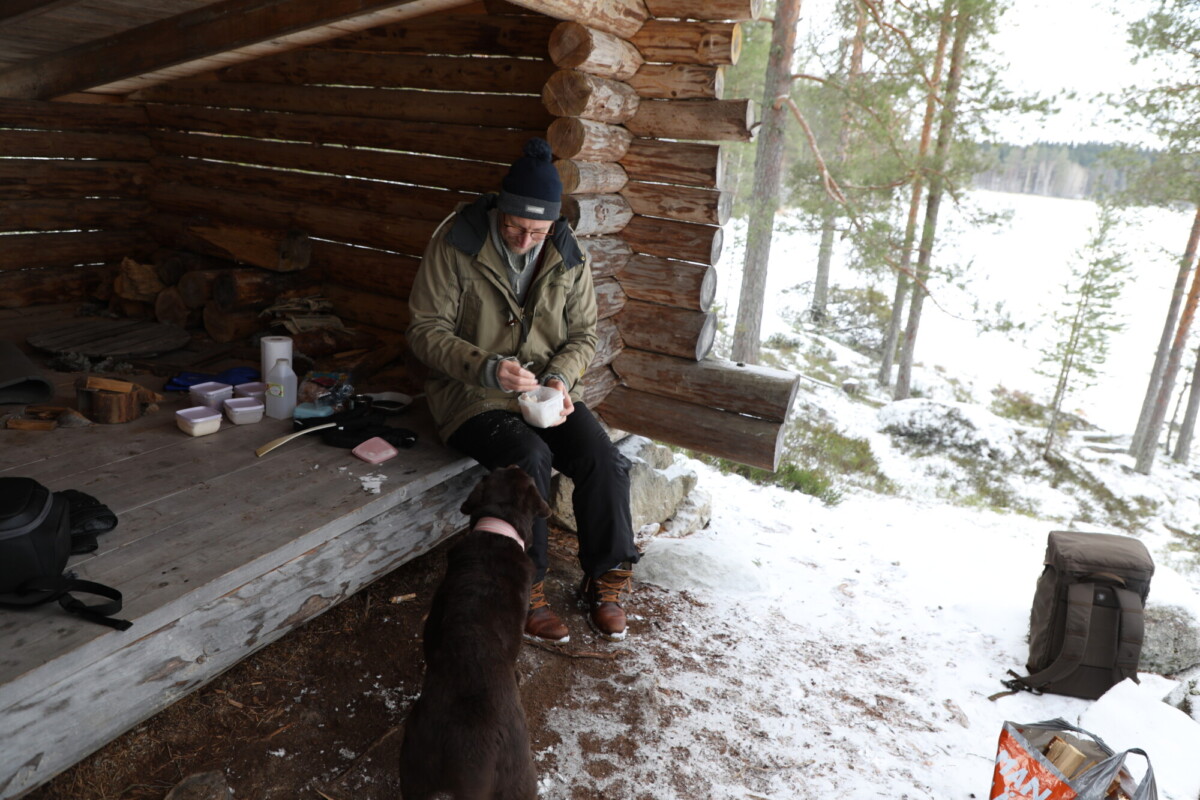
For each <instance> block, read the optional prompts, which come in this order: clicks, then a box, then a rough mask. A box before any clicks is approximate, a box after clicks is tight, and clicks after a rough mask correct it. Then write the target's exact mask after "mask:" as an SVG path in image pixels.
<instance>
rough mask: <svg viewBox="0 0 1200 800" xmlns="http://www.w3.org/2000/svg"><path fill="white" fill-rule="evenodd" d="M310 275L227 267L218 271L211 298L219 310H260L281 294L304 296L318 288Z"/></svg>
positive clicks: (318, 285)
mask: <svg viewBox="0 0 1200 800" xmlns="http://www.w3.org/2000/svg"><path fill="white" fill-rule="evenodd" d="M320 288H321V287H320V284H319V283H318V282H317V281H315V280H314V279H313V278H312V277H311V276H309V275H307V274H305V275H293V274H287V273H282V274H281V273H276V272H271V271H269V270H262V269H226V270H221V271H220V272H218V273H217V276H216V279H215V280H214V281H213V284H212V299H213V302H214V303H216V304H217V307H218V308H220V309H221V310H222V311H245V310H248V309H255V310H259V309H263V308H266V307H267V306H269V305H271V304H272V303H274V302H275V301H276V300H277V299H279V298H281V297H303V296H305V295H310V294H315V293H317V292H319V291H320Z"/></svg>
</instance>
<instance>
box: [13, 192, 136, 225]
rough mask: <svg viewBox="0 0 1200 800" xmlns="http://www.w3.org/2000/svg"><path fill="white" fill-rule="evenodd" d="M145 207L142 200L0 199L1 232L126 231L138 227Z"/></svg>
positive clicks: (85, 198)
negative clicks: (97, 229)
mask: <svg viewBox="0 0 1200 800" xmlns="http://www.w3.org/2000/svg"><path fill="white" fill-rule="evenodd" d="M148 210H149V206H148V205H147V204H146V203H145V202H143V201H141V200H110V199H103V198H94V197H84V198H73V199H70V200H66V199H60V198H53V199H44V200H0V231H63V230H78V229H80V228H107V229H110V230H127V229H131V228H136V227H138V225H139V223H140V222H141V220H142V218H143V217H144V216H145V215H146V213H147V212H148Z"/></svg>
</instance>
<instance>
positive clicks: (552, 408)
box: [517, 386, 563, 428]
mask: <svg viewBox="0 0 1200 800" xmlns="http://www.w3.org/2000/svg"><path fill="white" fill-rule="evenodd" d="M517 404H518V405H519V406H520V407H521V416H523V417H524V418H525V421H526V422H528V423H529V424H530V425H532V426H534V427H535V428H549V427H550V426H551V425H553V424H554V423H556V422H558V420H559V418H560V417H562V410H563V396H562V392H561V391H560V390H558V389H555V388H553V387H550V386H539V387H538V388H537V389H535V390H534V391H532V392H525V394H523V395H521V396H520V397H518V398H517Z"/></svg>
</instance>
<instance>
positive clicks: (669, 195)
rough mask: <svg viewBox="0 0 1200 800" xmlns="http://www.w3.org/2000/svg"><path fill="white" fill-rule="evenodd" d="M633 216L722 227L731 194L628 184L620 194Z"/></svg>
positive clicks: (658, 185) (697, 189)
mask: <svg viewBox="0 0 1200 800" xmlns="http://www.w3.org/2000/svg"><path fill="white" fill-rule="evenodd" d="M621 196H622V197H624V198H625V199H626V200H627V201H628V202H629V207H630V208H632V209H633V211H634V213H636V214H642V215H643V216H647V217H667V218H669V219H678V220H683V221H685V222H700V223H703V224H706V225H724V224H725V223H726V222H728V221H729V216H730V214H731V213H732V212H733V194H732V193H731V192H719V191H714V190H712V189H699V188H695V187H692V186H669V185H664V184H661V183H643V182H641V181H630V182H629V183H627V184H625V188H624V189H622V190H621Z"/></svg>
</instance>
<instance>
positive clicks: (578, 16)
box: [513, 0, 650, 39]
mask: <svg viewBox="0 0 1200 800" xmlns="http://www.w3.org/2000/svg"><path fill="white" fill-rule="evenodd" d="M513 4H514V5H518V6H521V7H522V8H527V9H529V10H530V11H537V12H539V13H542V14H545V15H546V16H548V17H554V18H555V19H565V20H570V21H572V22H581V23H583V24H585V25H588V26H590V27H593V28H596V29H597V30H602V31H604V32H605V33H611V34H613V35H614V36H620V37H621V38H622V39H628V38H629V37H631V36H633V35H634V34H635V33H637V32H638V29H640V28H641V27H642V24H643V23H644V22H645V21H646V18H647V17H648V16H650V13H649V12H648V11H646V4H645V3H644V2H643V0H513Z"/></svg>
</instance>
